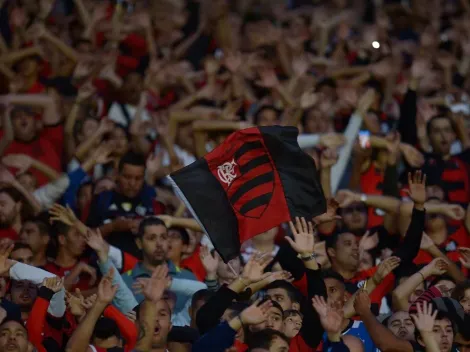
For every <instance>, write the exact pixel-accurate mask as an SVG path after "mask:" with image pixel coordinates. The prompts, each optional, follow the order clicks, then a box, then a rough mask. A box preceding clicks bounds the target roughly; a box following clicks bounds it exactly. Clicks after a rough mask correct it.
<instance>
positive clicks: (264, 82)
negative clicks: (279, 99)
mask: <svg viewBox="0 0 470 352" xmlns="http://www.w3.org/2000/svg"><path fill="white" fill-rule="evenodd" d="M258 74H259V77H260V79H259V80H258V81H256V84H257V85H259V86H260V87H264V88H275V87H277V86H278V85H279V80H278V78H277V76H276V72H274V70H269V69H264V70H261V71H259V72H258Z"/></svg>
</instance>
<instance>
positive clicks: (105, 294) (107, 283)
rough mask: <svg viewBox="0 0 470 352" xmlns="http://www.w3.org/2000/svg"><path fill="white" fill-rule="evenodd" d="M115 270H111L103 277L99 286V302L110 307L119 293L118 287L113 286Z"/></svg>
mask: <svg viewBox="0 0 470 352" xmlns="http://www.w3.org/2000/svg"><path fill="white" fill-rule="evenodd" d="M113 277H114V268H111V269H110V270H109V271H108V273H107V274H106V275H105V276H103V278H102V279H101V281H100V283H99V285H98V297H97V301H98V302H100V303H102V304H105V305H108V304H110V303H111V302H112V301H113V299H114V296H115V295H116V292H117V289H118V287H117V285H113Z"/></svg>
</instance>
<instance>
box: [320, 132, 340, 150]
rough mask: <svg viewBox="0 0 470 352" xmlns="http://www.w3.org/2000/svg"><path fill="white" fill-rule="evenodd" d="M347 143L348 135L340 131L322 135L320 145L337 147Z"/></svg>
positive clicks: (330, 147) (331, 147)
mask: <svg viewBox="0 0 470 352" xmlns="http://www.w3.org/2000/svg"><path fill="white" fill-rule="evenodd" d="M344 143H346V137H344V136H343V135H342V134H339V133H326V134H323V135H322V136H321V137H320V145H321V146H323V147H326V148H329V149H337V148H339V147H341V146H343V145H344Z"/></svg>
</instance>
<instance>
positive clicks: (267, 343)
mask: <svg viewBox="0 0 470 352" xmlns="http://www.w3.org/2000/svg"><path fill="white" fill-rule="evenodd" d="M276 337H277V338H280V339H282V340H284V341H285V342H286V343H287V344H288V345H289V339H288V338H287V337H286V335H284V334H283V333H282V332H280V331H276V330H273V329H264V330H261V331H257V332H255V333H253V334H250V336H249V338H248V339H247V340H248V341H247V345H248V348H249V350H248V351H250V350H252V349H254V348H265V349H267V350H269V348H270V347H271V343H272V342H273V340H274V339H275V338H276Z"/></svg>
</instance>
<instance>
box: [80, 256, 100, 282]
mask: <svg viewBox="0 0 470 352" xmlns="http://www.w3.org/2000/svg"><path fill="white" fill-rule="evenodd" d="M77 267H78V270H79V272H80V273H83V274H88V275H89V276H90V281H89V284H90V286H94V285H95V282H96V279H97V273H96V269H95V268H93V267H92V266H91V265H88V264H87V263H85V262H79V263H78V264H77Z"/></svg>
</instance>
